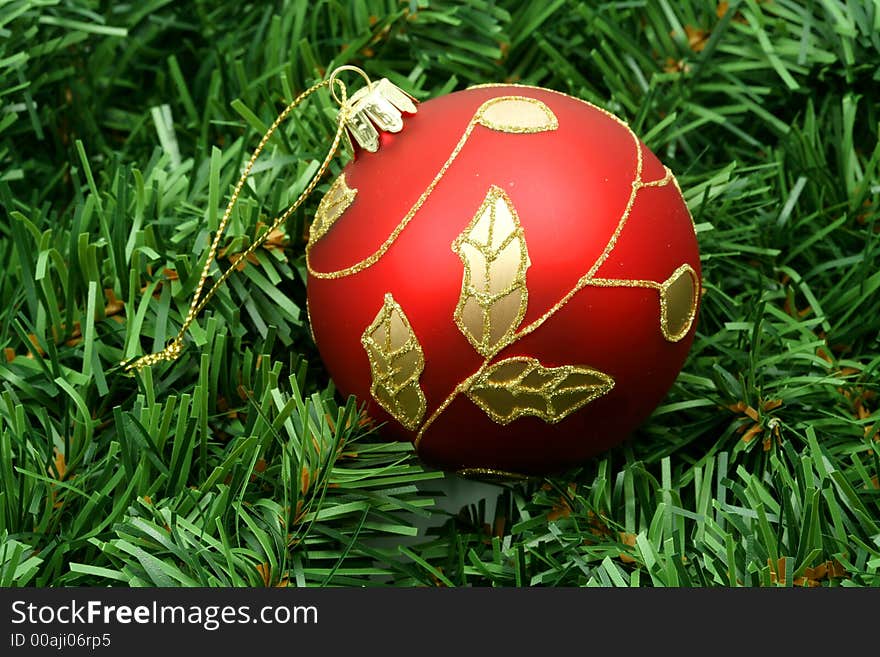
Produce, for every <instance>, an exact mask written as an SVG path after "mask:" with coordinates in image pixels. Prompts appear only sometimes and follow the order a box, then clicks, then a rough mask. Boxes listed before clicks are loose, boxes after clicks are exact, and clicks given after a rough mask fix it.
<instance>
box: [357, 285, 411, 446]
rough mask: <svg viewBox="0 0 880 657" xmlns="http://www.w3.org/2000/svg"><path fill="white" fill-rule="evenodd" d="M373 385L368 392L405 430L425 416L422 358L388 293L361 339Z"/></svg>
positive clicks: (407, 323)
mask: <svg viewBox="0 0 880 657" xmlns="http://www.w3.org/2000/svg"><path fill="white" fill-rule="evenodd" d="M361 344H362V345H363V346H364V349H365V350H366V351H367V358H368V359H369V361H370V369H371V370H372V377H373V383H372V385H371V386H370V393H371V394H372V395H373V398H374V399H375V400H376V401H377V402H379V405H380V406H381V407H382V408H384V409H385V410H386V411H388V413H389V414H390V415H391V416H392V417H394V419H396V420H397V421H398V422H400V423H401V424H402V425H403V426H404V427H406V428H407V429H410V430H414V429H416V428H417V427H418V426H419V423H420V422H421V421H422V417H423V416H424V415H425V406H426V402H425V395H424V393H423V392H422V388H421V386H419V378H420V377H421V375H422V370H424V369H425V356H424V353H423V352H422V347H421V345H420V344H419V341H418V338H416V336H415V333H413V330H412V327H411V326H410V324H409V320H408V319H407V317H406V314H404V312H403V308H401V307H400V305H399V304H398V303H397V302H396V301H395V300H394V297H392V296H391V294H386V295H385V302H384V304H383V305H382V308H381V309H380V310H379V313H378V314H377V315H376V318H375V319H374V320H373V322H372V323H371V324H370V325H369V326H368V327H367V329H366V330H365V331H364V333H363V335H362V336H361Z"/></svg>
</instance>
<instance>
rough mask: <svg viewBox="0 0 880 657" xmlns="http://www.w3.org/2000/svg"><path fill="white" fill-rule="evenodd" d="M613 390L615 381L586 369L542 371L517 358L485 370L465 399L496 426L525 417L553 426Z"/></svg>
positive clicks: (570, 367) (535, 363) (572, 367)
mask: <svg viewBox="0 0 880 657" xmlns="http://www.w3.org/2000/svg"><path fill="white" fill-rule="evenodd" d="M613 387H614V379H612V378H611V377H610V376H608V375H607V374H603V373H602V372H599V371H597V370H594V369H590V368H588V367H581V366H577V365H563V366H561V367H544V366H543V365H541V363H540V362H538V361H537V360H536V359H534V358H531V357H527V356H516V357H513V358H507V359H505V360H501V361H498V362H497V363H494V364H493V365H490V366H489V367H488V368H486V369H485V370H484V371H483V373H482V374H481V375H480V376H478V377H477V378H476V379H474V380H473V382H472V383H471V384H470V386H468V389H467V396H468V397H469V398H470V399H471V400H472V401H473V402H474V403H475V404H476V405H477V406H479V407H480V408H481V409H483V411H485V413H486V414H487V415H488V416H489V417H491V418H492V419H493V420H494V421H495V422H498V423H499V424H509V423H510V422H513V421H514V420H516V419H517V418H520V417H522V416H524V415H534V416H537V417H539V418H541V419H542V420H544V421H545V422H549V423H551V424H552V423H555V422H559V421H560V420H561V419H563V418H564V417H566V416H568V415H569V414H571V413H573V412H574V411H576V410H578V409H579V408H582V407H583V406H585V405H586V404H588V403H589V402H591V401H593V400H594V399H597V398H599V397H601V396H602V395H604V394H607V393H608V392H609V391H610V390H611V389H612V388H613Z"/></svg>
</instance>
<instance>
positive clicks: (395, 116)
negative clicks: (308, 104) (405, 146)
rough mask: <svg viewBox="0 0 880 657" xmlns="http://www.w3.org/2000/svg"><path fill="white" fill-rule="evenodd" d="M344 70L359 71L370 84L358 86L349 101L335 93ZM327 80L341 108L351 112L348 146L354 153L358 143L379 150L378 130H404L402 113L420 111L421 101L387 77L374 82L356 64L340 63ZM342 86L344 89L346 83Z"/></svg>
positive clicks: (347, 129) (347, 131) (346, 119)
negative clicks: (418, 104)
mask: <svg viewBox="0 0 880 657" xmlns="http://www.w3.org/2000/svg"><path fill="white" fill-rule="evenodd" d="M344 71H353V72H354V73H357V74H358V75H360V76H361V77H362V78H363V79H364V81H365V82H366V83H367V86H365V87H362V88H360V89H358V90H357V91H356V92H355V93H354V94H352V95H351V98H349V99H348V100H345V99H344V98H343V99H340V98H338V97H337V96H336V85H337V84H342V83H341V82H340V80H339V79H338V75H339V74H340V73H343V72H344ZM328 81H329V83H330V95H332V96H333V99H334V100H335V101H336V102H337V103H338V104H339V106H340V108H341V109H340V111H341V112H342V113H347V114H348V116H347V117H346V118H345V127H346V134H345V136H346V145H347V146H348V147H349V149H350V150H351V152H352V153H355V154H356V151H355V148H354V144H355V143H357V145H358V146H360V147H361V148H362V149H364V150H365V151H368V152H370V153H375V152H376V151H378V150H379V143H380V141H379V131H382V132H392V133H393V132H400V131H401V130H403V115H404V114H415V113H416V112H417V111H418V109H417V107H416V105H417V102H418V101H416V99H415V98H413V97H412V96H410V95H409V94H408V93H406V92H405V91H403V90H402V89H401V88H400V87H398V86H396V85H395V84H393V83H392V82H391V81H390V80H389V79H388V78H382V79H381V80H379V81H378V82H373V81H372V80H371V79H370V76H369V75H367V74H366V73H365V72H364V71H363V70H362V69H360V68H358V67H357V66H352V65H350V64H345V65H344V66H340V67H339V68H337V69H336V70H334V71H333V73H331V74H330V77H329V78H328ZM342 86H343V88H344V86H345V85H342ZM343 96H344V94H343Z"/></svg>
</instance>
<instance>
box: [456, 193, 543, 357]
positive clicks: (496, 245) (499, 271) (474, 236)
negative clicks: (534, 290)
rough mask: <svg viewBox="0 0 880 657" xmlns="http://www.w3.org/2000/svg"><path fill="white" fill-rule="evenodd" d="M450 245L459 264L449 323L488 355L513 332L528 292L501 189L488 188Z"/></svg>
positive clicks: (521, 249) (522, 253) (522, 252)
mask: <svg viewBox="0 0 880 657" xmlns="http://www.w3.org/2000/svg"><path fill="white" fill-rule="evenodd" d="M452 250H453V251H454V252H455V253H456V254H458V256H459V257H460V258H461V262H462V265H463V266H464V276H463V278H462V282H461V296H460V297H459V301H458V305H457V306H456V308H455V313H454V315H453V317H454V319H455V323H456V325H457V326H458V328H459V329H460V330H461V332H462V333H463V334H464V336H465V337H466V338H467V339H468V341H469V342H470V343H471V344H472V345H473V346H474V349H476V350H477V351H478V352H479V353H480V354H482V355H483V356H488V355H489V354H491V353H493V351H494V349H495V347H496V346H497V345H498V344H499V343H501V342H503V341H506V340H509V339H510V337H511V336H512V335H513V332H514V331H515V330H516V327H517V326H519V324H520V322H522V319H523V317H524V316H525V314H526V306H527V304H528V298H529V293H528V288H527V287H526V270H527V269H528V267H529V266H530V265H531V262H530V261H529V254H528V250H527V248H526V238H525V235H524V234H523V229H522V226H521V225H520V222H519V217H518V216H517V213H516V209H515V208H514V207H513V203H512V202H511V200H510V198H509V197H508V196H507V194H506V193H505V192H504V190H503V189H501V188H500V187H496V186H495V185H493V186H492V187H491V188H490V189H489V192H488V193H487V194H486V198H485V200H484V201H483V203H482V205H480V208H479V210H477V213H476V214H475V215H474V217H473V219H472V220H471V222H470V223H469V224H468V226H467V227H466V228H465V229H464V231H462V233H461V234H460V235H459V236H458V237H457V238H456V239H455V241H454V242H453V243H452Z"/></svg>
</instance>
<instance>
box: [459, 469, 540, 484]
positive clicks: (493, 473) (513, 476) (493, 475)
mask: <svg viewBox="0 0 880 657" xmlns="http://www.w3.org/2000/svg"><path fill="white" fill-rule="evenodd" d="M455 474H457V475H458V476H459V477H464V478H465V479H474V480H476V481H486V482H495V483H504V482H508V481H527V480H529V479H535V478H537V477H532V476H530V475H525V474H521V473H519V472H509V471H508V470H498V469H496V468H460V469H459V470H456V472H455Z"/></svg>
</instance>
